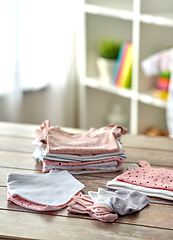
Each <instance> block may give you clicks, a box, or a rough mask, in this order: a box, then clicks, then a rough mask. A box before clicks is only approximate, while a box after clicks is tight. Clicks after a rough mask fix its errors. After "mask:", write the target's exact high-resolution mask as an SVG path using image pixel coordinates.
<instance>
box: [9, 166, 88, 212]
mask: <svg viewBox="0 0 173 240" xmlns="http://www.w3.org/2000/svg"><path fill="white" fill-rule="evenodd" d="M84 187H85V186H84V185H83V184H82V183H81V182H80V181H78V180H77V179H76V178H74V177H73V176H72V175H71V174H70V173H69V172H68V171H57V170H51V171H50V172H49V173H47V174H17V173H10V174H8V176H7V199H8V200H9V201H11V202H13V203H15V204H17V205H19V206H21V207H24V208H28V209H31V210H36V211H56V210H59V209H61V208H64V207H66V206H67V205H68V204H69V202H70V201H72V199H73V197H74V196H80V195H81V192H80V191H81V190H82V189H83V188H84Z"/></svg>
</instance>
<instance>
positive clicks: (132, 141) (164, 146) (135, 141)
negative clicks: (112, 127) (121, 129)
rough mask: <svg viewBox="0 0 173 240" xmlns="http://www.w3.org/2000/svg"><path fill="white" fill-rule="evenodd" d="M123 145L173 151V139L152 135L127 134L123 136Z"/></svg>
mask: <svg viewBox="0 0 173 240" xmlns="http://www.w3.org/2000/svg"><path fill="white" fill-rule="evenodd" d="M121 140H122V145H123V147H124V148H125V147H132V148H144V149H157V150H167V151H171V152H173V139H170V138H168V137H159V136H157V137H151V136H147V135H135V136H134V135H130V134H126V135H123V136H122V137H121Z"/></svg>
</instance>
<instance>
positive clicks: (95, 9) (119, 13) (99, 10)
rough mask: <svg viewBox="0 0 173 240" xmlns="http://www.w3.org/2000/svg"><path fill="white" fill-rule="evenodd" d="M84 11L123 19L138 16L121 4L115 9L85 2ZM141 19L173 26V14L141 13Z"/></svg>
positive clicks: (143, 21)
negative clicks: (121, 6)
mask: <svg viewBox="0 0 173 240" xmlns="http://www.w3.org/2000/svg"><path fill="white" fill-rule="evenodd" d="M84 11H85V12H86V13H90V14H94V15H100V16H107V17H114V18H119V19H123V20H134V19H135V18H136V16H135V15H134V13H133V12H132V11H129V10H123V9H121V8H120V7H119V6H116V7H115V9H111V8H108V7H105V6H98V5H93V4H85V6H84ZM139 21H141V22H142V23H147V24H155V25H160V26H167V27H173V17H172V14H168V13H167V14H165V13H159V14H157V15H156V14H140V15H139Z"/></svg>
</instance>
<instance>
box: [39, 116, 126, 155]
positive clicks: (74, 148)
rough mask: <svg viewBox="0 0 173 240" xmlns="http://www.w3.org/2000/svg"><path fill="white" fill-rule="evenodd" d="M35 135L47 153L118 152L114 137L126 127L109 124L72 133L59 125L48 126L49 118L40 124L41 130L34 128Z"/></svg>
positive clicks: (124, 130)
mask: <svg viewBox="0 0 173 240" xmlns="http://www.w3.org/2000/svg"><path fill="white" fill-rule="evenodd" d="M35 132H36V135H37V137H38V138H39V139H40V141H42V142H46V137H47V151H48V152H49V153H63V154H78V155H91V154H101V153H111V152H118V151H119V147H118V143H117V140H116V138H118V137H121V135H122V134H126V133H127V129H125V128H123V127H121V126H115V125H114V124H110V125H108V126H105V127H102V128H99V129H95V128H91V129H90V130H89V131H88V132H86V133H81V134H79V133H78V134H73V133H68V132H65V131H63V130H62V129H61V128H60V127H59V126H56V127H54V128H50V122H49V120H47V121H45V122H44V123H43V124H42V125H41V130H36V131H35Z"/></svg>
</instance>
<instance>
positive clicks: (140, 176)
mask: <svg viewBox="0 0 173 240" xmlns="http://www.w3.org/2000/svg"><path fill="white" fill-rule="evenodd" d="M138 164H139V166H140V167H135V168H131V169H129V170H127V171H126V172H124V173H122V174H120V175H119V176H117V177H116V178H115V179H114V180H115V181H120V182H126V183H130V184H133V185H138V186H143V187H148V188H154V189H163V190H168V191H173V170H169V169H166V168H152V167H151V166H150V164H149V163H148V162H146V161H139V162H138Z"/></svg>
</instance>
